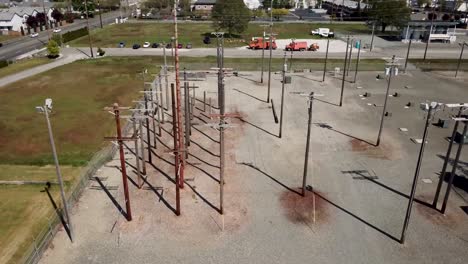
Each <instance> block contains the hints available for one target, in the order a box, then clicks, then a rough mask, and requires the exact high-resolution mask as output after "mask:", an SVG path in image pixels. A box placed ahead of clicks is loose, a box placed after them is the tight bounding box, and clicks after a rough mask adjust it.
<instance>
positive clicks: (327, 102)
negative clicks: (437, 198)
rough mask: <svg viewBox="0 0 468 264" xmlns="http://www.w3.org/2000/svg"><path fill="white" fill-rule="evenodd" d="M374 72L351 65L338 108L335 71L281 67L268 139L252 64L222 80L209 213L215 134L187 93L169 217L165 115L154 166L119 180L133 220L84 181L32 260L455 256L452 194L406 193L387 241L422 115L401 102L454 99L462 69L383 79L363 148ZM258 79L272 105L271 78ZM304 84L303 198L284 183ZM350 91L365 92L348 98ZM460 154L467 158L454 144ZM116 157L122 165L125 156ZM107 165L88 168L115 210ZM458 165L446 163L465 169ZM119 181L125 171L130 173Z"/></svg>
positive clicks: (429, 162)
mask: <svg viewBox="0 0 468 264" xmlns="http://www.w3.org/2000/svg"><path fill="white" fill-rule="evenodd" d="M377 73H380V71H379V72H369V73H362V74H360V75H359V78H358V82H357V83H356V84H351V83H349V82H346V89H345V91H344V92H345V93H344V94H345V97H344V105H343V107H338V106H337V105H336V104H337V103H338V100H339V94H340V85H341V81H340V80H339V79H337V78H335V77H333V76H331V75H328V77H327V80H326V81H325V82H324V83H322V82H320V81H318V80H321V73H320V72H314V73H307V74H301V76H293V82H292V84H287V85H286V92H285V107H284V113H285V114H284V128H283V129H284V130H283V137H282V138H281V139H280V138H278V136H277V135H278V124H275V123H274V120H273V116H272V110H271V105H270V104H268V103H266V102H265V99H266V90H267V86H266V84H259V83H257V80H259V73H258V72H241V75H240V76H239V77H233V76H231V77H227V78H226V105H227V109H228V112H231V113H238V114H240V115H241V116H242V118H241V119H242V120H243V121H242V120H240V119H238V118H231V119H230V120H229V121H228V122H229V124H231V125H232V126H231V127H230V128H228V129H227V130H226V185H225V215H224V216H221V215H220V214H219V213H218V211H217V208H218V206H219V193H218V186H219V185H218V182H219V180H218V179H219V170H218V165H219V158H218V155H219V145H218V132H217V131H216V130H214V129H212V128H210V127H209V126H208V125H203V124H204V123H205V122H206V123H212V122H214V121H215V120H214V119H213V120H210V119H209V118H208V117H207V113H203V111H202V110H203V105H202V104H201V103H200V102H197V107H198V108H199V109H198V110H196V111H195V116H196V118H195V122H197V123H199V125H196V126H195V127H194V128H193V132H192V137H191V140H192V144H191V146H190V147H189V152H190V158H189V160H188V161H189V162H190V163H191V165H189V166H188V169H187V170H186V179H187V182H186V185H185V188H184V190H183V191H182V192H181V195H182V202H181V203H182V215H181V216H179V217H177V216H175V215H174V213H173V211H172V210H171V209H170V207H173V206H174V204H175V201H174V197H175V194H174V185H173V184H172V182H171V181H172V179H173V175H174V172H173V171H174V168H173V166H172V163H173V162H174V161H173V156H171V155H169V154H167V152H166V151H167V150H168V149H169V148H172V143H171V142H172V139H171V137H170V135H169V134H168V132H170V131H171V125H170V123H166V124H164V126H163V127H164V130H167V132H165V131H163V132H162V136H161V137H160V138H159V141H158V148H157V149H156V150H154V151H155V152H156V153H157V157H156V158H154V160H153V164H154V166H155V167H151V166H150V165H148V183H149V184H146V185H145V187H143V189H142V190H139V189H137V188H136V187H135V186H134V185H133V184H130V193H131V203H132V211H133V221H131V222H127V221H126V220H125V219H124V217H123V216H122V214H121V213H119V211H118V209H117V208H116V206H115V205H114V204H113V203H112V202H111V200H110V199H109V196H108V195H107V194H106V193H105V192H104V191H102V190H94V189H91V188H90V189H89V190H87V191H85V193H84V195H83V197H82V199H81V201H80V203H79V204H78V205H77V206H76V207H75V208H73V214H72V217H73V220H74V224H75V232H76V240H75V242H74V243H73V244H72V243H70V242H69V240H68V238H67V236H66V234H65V232H63V231H60V232H59V233H58V234H57V236H56V237H55V239H54V241H53V243H52V244H51V246H50V248H49V249H48V250H47V252H46V253H45V255H44V257H43V259H42V260H41V263H155V262H157V263H310V262H311V261H314V262H317V263H466V260H467V259H468V251H467V250H466V248H467V246H468V221H467V219H468V215H467V214H465V213H464V212H463V211H462V210H461V208H460V206H466V205H467V202H466V200H464V199H463V198H462V196H460V195H457V194H455V193H452V195H451V197H450V203H449V207H448V211H447V214H446V215H445V216H442V215H440V214H439V213H437V212H436V211H434V210H433V209H431V208H429V207H427V206H425V205H424V204H423V203H421V202H417V203H415V205H414V207H413V214H412V219H411V223H410V226H409V230H408V233H407V241H406V244H404V245H401V244H400V243H398V242H397V241H396V240H398V239H399V238H400V233H401V229H402V224H403V219H404V214H405V210H406V206H407V202H408V199H407V196H406V195H407V194H408V193H409V191H410V188H411V183H412V178H413V174H414V169H415V161H416V159H417V154H418V150H419V145H417V144H414V143H412V142H411V140H410V138H412V137H416V138H420V137H421V135H422V129H423V124H424V122H425V120H424V113H422V112H421V110H419V107H415V106H413V107H410V108H408V109H406V108H404V105H405V104H406V103H407V102H413V103H414V104H416V105H417V104H419V102H424V101H425V100H426V99H428V100H438V101H442V102H460V101H468V95H467V94H468V93H466V85H465V84H466V80H467V79H468V76H466V75H465V76H464V79H462V78H460V79H459V80H452V79H450V78H447V77H445V76H443V75H436V74H429V73H422V72H417V71H415V72H411V73H409V74H406V75H403V74H400V75H399V76H397V77H396V78H394V80H392V89H391V93H392V94H393V93H394V92H398V93H399V94H401V96H399V97H390V98H389V105H388V111H389V112H391V113H392V116H391V117H387V118H386V123H385V129H384V133H383V138H382V144H381V146H380V147H374V146H373V145H372V143H374V142H375V139H376V135H377V130H378V125H379V117H380V113H381V111H382V110H381V109H382V108H381V107H380V106H381V105H382V102H383V99H384V93H385V87H386V82H385V80H380V81H377V80H376V79H375V76H376V75H377ZM295 75H298V74H295ZM272 78H273V79H272V89H271V91H272V99H273V100H274V103H275V108H276V112H277V113H278V114H279V113H280V91H281V83H280V79H281V78H280V75H278V74H273V75H272ZM349 78H350V79H351V76H350V77H349ZM197 85H199V86H200V89H197V97H198V98H202V96H201V91H207V95H208V96H209V97H213V98H214V97H215V96H216V91H217V88H216V86H215V85H216V76H214V75H208V77H207V80H206V81H203V82H197ZM310 91H315V92H317V93H321V94H324V96H323V97H320V98H319V100H320V101H319V100H316V101H315V102H314V108H313V110H314V113H313V126H312V137H311V149H310V163H309V177H308V181H307V184H308V185H311V186H314V190H315V191H316V195H315V196H313V195H312V193H311V192H307V193H306V196H305V197H301V196H300V195H298V194H297V193H296V192H298V191H299V189H298V187H299V186H300V185H301V182H302V170H303V162H304V149H305V135H306V127H307V106H308V103H307V98H306V97H303V96H300V95H298V94H296V93H291V92H304V93H309V92H310ZM364 92H370V93H371V96H370V97H368V98H366V99H362V97H360V96H359V95H362V94H363V93H364ZM368 104H371V105H370V106H369V105H368ZM374 104H375V105H376V106H374ZM449 114H450V113H449V112H448V111H447V110H445V111H441V112H439V113H438V114H437V115H438V116H441V117H444V116H445V117H446V116H448V115H449ZM167 116H168V117H169V114H168V115H167ZM400 127H405V128H408V132H406V133H403V132H400V131H399V128H400ZM429 133H430V135H429V139H428V142H429V143H428V145H427V148H426V152H425V157H424V162H423V166H422V170H421V176H420V181H419V182H418V184H419V185H418V189H417V195H416V197H417V199H418V200H419V201H422V202H430V201H431V198H432V195H433V193H434V190H435V187H436V180H437V178H438V174H437V173H438V172H439V171H440V168H441V167H442V163H443V160H442V159H441V158H440V156H439V155H444V153H445V149H446V147H447V142H446V140H445V137H446V136H448V135H449V134H450V129H443V128H437V127H435V126H431V128H430V132H429ZM163 143H164V144H165V145H166V146H164V144H163ZM129 157H130V156H129ZM461 161H463V162H464V163H463V164H466V162H468V155H467V150H466V149H465V151H464V152H463V153H462V156H461ZM128 162H129V163H130V164H133V163H134V161H133V160H132V158H130V159H129V160H128ZM116 165H118V161H117V160H113V161H111V162H109V164H107V165H106V166H105V167H103V168H102V169H101V170H100V171H99V172H98V176H101V177H104V178H105V179H106V180H105V181H104V184H105V185H106V186H109V187H110V186H117V187H118V189H117V190H115V191H110V193H111V195H113V197H115V198H116V200H117V202H118V203H119V204H120V206H122V207H123V208H124V203H123V197H122V187H121V175H120V172H119V170H118V168H116V167H115V166H116ZM463 166H464V167H463V170H460V171H459V173H461V174H462V176H463V174H464V176H465V177H468V175H466V165H463ZM128 168H129V169H131V168H130V167H128ZM156 168H157V169H156ZM358 171H361V172H358ZM359 173H361V174H362V175H359ZM130 177H131V178H133V179H135V177H136V175H135V173H133V172H132V173H130ZM423 179H425V180H426V181H427V180H431V181H432V183H424V182H423V181H422V180H423ZM91 185H96V183H94V182H93V183H91ZM151 186H152V187H151ZM159 188H161V189H159ZM162 190H163V193H162ZM156 192H157V193H158V194H156ZM458 192H460V193H462V192H463V191H462V190H458ZM161 197H162V198H161ZM166 203H167V204H166ZM314 216H315V217H314Z"/></svg>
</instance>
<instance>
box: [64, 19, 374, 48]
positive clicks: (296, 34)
mask: <svg viewBox="0 0 468 264" xmlns="http://www.w3.org/2000/svg"><path fill="white" fill-rule="evenodd" d="M318 27H324V25H323V24H307V23H276V24H275V25H274V33H277V34H279V35H278V36H277V38H279V39H280V38H281V39H289V38H312V35H310V31H311V30H312V29H316V28H318ZM326 27H329V28H330V29H331V30H333V31H334V32H336V33H341V34H348V33H349V34H351V33H353V34H362V33H368V32H369V29H368V28H367V26H366V25H363V24H331V25H330V24H326ZM178 29H179V42H180V43H183V44H187V43H189V42H190V43H192V44H193V47H194V48H203V47H214V46H215V41H212V44H211V45H205V44H204V43H203V37H204V36H205V35H206V34H209V33H211V32H213V31H214V29H213V27H212V24H210V23H181V24H180V25H179V27H178ZM262 34H263V27H261V26H260V24H249V27H248V29H247V31H246V32H244V33H243V34H242V35H240V36H238V37H237V38H230V39H226V40H225V46H226V47H239V46H244V45H246V43H247V42H248V41H250V39H251V38H252V37H259V36H262ZM173 35H174V27H173V25H172V24H169V23H126V24H118V25H110V26H106V27H104V28H103V29H96V30H94V31H92V33H91V36H92V40H93V44H94V45H95V46H97V47H117V45H118V44H119V42H121V41H123V42H125V43H126V45H127V47H131V45H133V44H134V43H139V44H143V42H145V41H148V42H151V43H153V42H158V43H162V42H166V43H168V42H170V38H171V36H173ZM70 44H71V45H74V46H86V45H88V37H87V36H86V37H82V38H79V39H76V40H74V41H71V42H70Z"/></svg>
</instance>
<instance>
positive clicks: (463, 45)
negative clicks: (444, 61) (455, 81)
mask: <svg viewBox="0 0 468 264" xmlns="http://www.w3.org/2000/svg"><path fill="white" fill-rule="evenodd" d="M465 45H468V44H466V41H463V44H461V46H462V49H461V52H460V57H459V58H458V63H457V70H456V71H455V78H457V75H458V71H459V70H460V64H461V61H462V57H463V51H464V50H465Z"/></svg>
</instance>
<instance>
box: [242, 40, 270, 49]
mask: <svg viewBox="0 0 468 264" xmlns="http://www.w3.org/2000/svg"><path fill="white" fill-rule="evenodd" d="M271 48H272V49H276V48H277V46H276V42H275V39H274V38H273V39H272V45H271ZM249 49H270V39H265V41H263V38H254V39H253V40H252V41H251V42H250V44H249Z"/></svg>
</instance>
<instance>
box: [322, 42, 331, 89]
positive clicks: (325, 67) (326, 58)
mask: <svg viewBox="0 0 468 264" xmlns="http://www.w3.org/2000/svg"><path fill="white" fill-rule="evenodd" d="M329 47H330V39H327V52H326V53H325V63H324V64H323V78H322V82H325V75H326V72H327V61H328V48H329Z"/></svg>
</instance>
